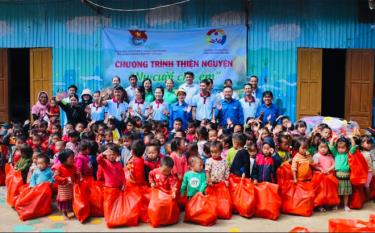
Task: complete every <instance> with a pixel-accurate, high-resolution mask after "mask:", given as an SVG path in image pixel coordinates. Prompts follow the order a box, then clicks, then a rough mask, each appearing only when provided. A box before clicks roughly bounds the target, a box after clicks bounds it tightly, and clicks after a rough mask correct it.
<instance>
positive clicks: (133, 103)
mask: <svg viewBox="0 0 375 233" xmlns="http://www.w3.org/2000/svg"><path fill="white" fill-rule="evenodd" d="M148 107H149V104H148V103H147V102H146V101H142V102H136V101H135V100H132V101H131V102H130V103H129V108H131V109H132V110H133V112H134V116H138V117H140V118H141V119H142V120H144V119H145V117H146V110H147V108H148ZM138 109H140V110H141V111H140V112H141V114H140V113H139V111H138Z"/></svg>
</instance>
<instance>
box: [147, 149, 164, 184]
mask: <svg viewBox="0 0 375 233" xmlns="http://www.w3.org/2000/svg"><path fill="white" fill-rule="evenodd" d="M160 159H161V156H160V147H159V146H158V145H155V144H152V145H149V146H147V147H146V152H145V156H144V160H145V177H146V179H148V177H149V173H150V172H151V171H152V170H154V169H156V168H158V167H160Z"/></svg>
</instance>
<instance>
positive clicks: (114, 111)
mask: <svg viewBox="0 0 375 233" xmlns="http://www.w3.org/2000/svg"><path fill="white" fill-rule="evenodd" d="M106 109H107V110H106V112H107V113H108V115H109V116H112V117H114V118H115V119H116V120H119V121H121V120H122V115H125V113H126V111H127V110H128V103H126V102H124V101H123V102H117V101H116V102H115V101H114V100H113V99H111V100H108V101H107V108H106Z"/></svg>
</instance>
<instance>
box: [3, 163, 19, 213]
mask: <svg viewBox="0 0 375 233" xmlns="http://www.w3.org/2000/svg"><path fill="white" fill-rule="evenodd" d="M5 185H6V189H7V196H6V200H7V203H8V204H9V205H10V206H11V207H14V205H15V204H16V201H17V198H18V196H19V195H20V192H21V189H22V188H23V181H22V175H21V172H20V171H16V170H14V168H13V167H10V169H9V171H8V173H7V175H6V179H5Z"/></svg>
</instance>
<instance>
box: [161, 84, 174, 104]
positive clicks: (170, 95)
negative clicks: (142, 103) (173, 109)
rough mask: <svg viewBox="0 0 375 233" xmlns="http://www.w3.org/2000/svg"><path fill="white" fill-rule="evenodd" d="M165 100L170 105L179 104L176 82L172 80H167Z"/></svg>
mask: <svg viewBox="0 0 375 233" xmlns="http://www.w3.org/2000/svg"><path fill="white" fill-rule="evenodd" d="M164 100H165V102H167V103H168V104H169V105H172V104H174V103H176V102H177V93H175V90H174V82H173V80H172V79H167V80H165V90H164Z"/></svg>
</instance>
